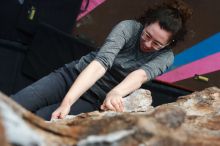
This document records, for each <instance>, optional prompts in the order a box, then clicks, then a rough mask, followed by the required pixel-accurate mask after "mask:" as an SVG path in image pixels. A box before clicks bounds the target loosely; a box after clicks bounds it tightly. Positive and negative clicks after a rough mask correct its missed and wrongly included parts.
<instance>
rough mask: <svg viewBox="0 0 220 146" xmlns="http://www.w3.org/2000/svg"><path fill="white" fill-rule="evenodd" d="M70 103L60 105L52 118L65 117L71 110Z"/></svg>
mask: <svg viewBox="0 0 220 146" xmlns="http://www.w3.org/2000/svg"><path fill="white" fill-rule="evenodd" d="M70 108H71V106H70V105H60V107H58V108H57V109H56V110H55V111H54V112H53V113H52V116H51V120H52V119H63V118H65V116H66V115H68V113H69V112H70Z"/></svg>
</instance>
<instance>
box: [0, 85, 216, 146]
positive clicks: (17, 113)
mask: <svg viewBox="0 0 220 146" xmlns="http://www.w3.org/2000/svg"><path fill="white" fill-rule="evenodd" d="M129 98H130V99H129ZM128 100H129V101H128ZM151 102H152V99H151V97H150V92H149V91H145V90H137V91H136V92H135V93H133V94H131V95H130V97H127V98H125V100H124V104H126V105H127V103H131V104H130V106H126V112H122V113H116V112H112V111H108V112H99V111H95V112H90V113H85V114H80V115H78V116H68V118H66V119H64V120H56V121H50V122H45V121H43V120H42V119H41V118H39V117H37V116H35V115H33V114H32V113H30V112H28V111H26V110H25V109H24V108H22V107H21V106H19V105H18V104H16V103H14V102H13V101H12V100H10V99H9V98H8V97H6V96H5V95H3V94H1V95H0V132H1V134H0V140H1V141H0V145H1V146H2V145H4V146H8V145H10V144H17V145H26V144H27V143H29V144H30V145H41V146H44V145H45V146H46V145H57V146H64V145H65V146H68V145H78V146H97V145H102V146H109V145H114V146H134V145H137V146H178V145H180V146H183V145H187V146H194V145H195V146H201V145H203V146H208V145H211V146H217V145H220V124H219V123H220V104H219V103H220V89H219V88H216V87H211V88H208V89H205V90H203V91H201V92H194V93H192V94H191V95H187V96H182V97H179V98H178V100H177V101H176V102H173V103H168V104H164V105H161V106H158V107H155V108H153V107H151V105H150V104H151ZM140 105H143V106H140ZM145 105H146V106H145ZM15 118H16V120H15ZM14 120H15V121H14ZM17 125H20V126H18V127H16V126H17ZM22 125H23V126H22ZM18 129H19V131H22V132H21V133H22V134H19V135H17V136H14V135H13V134H15V133H17V131H16V130H18ZM13 130H14V131H13ZM36 135H37V137H35V136H36ZM10 137H13V138H10ZM30 137H34V138H30ZM16 138H17V139H26V141H23V140H17V139H16Z"/></svg>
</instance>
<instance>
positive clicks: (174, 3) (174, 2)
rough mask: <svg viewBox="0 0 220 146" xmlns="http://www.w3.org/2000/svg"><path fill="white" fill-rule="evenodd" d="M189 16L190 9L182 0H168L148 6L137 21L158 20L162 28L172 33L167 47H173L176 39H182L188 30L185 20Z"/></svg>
mask: <svg viewBox="0 0 220 146" xmlns="http://www.w3.org/2000/svg"><path fill="white" fill-rule="evenodd" d="M191 16H192V9H191V8H190V7H189V5H187V4H186V3H185V2H184V1H182V0H169V1H164V2H163V3H162V4H160V5H155V6H153V7H152V8H149V9H148V10H147V11H146V12H145V13H144V15H143V16H141V17H140V18H138V19H137V21H139V22H140V23H141V24H143V25H150V24H152V23H155V22H159V25H160V27H161V28H162V29H165V30H166V31H169V32H171V33H172V34H173V35H172V38H171V40H170V42H171V43H170V45H169V47H174V46H175V45H176V43H177V42H178V41H180V40H184V36H185V35H186V33H187V31H188V30H187V28H186V22H187V20H188V19H189V18H191Z"/></svg>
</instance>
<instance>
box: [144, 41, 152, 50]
mask: <svg viewBox="0 0 220 146" xmlns="http://www.w3.org/2000/svg"><path fill="white" fill-rule="evenodd" d="M144 45H145V46H146V47H148V48H151V47H152V40H149V41H145V42H144Z"/></svg>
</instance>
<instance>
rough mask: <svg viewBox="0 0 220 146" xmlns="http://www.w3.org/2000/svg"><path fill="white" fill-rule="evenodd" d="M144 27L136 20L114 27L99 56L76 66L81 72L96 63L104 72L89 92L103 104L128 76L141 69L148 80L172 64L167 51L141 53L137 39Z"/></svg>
mask: <svg viewBox="0 0 220 146" xmlns="http://www.w3.org/2000/svg"><path fill="white" fill-rule="evenodd" d="M143 29H144V27H143V26H142V25H141V23H139V22H137V21H135V20H125V21H122V22H120V23H119V24H117V25H116V26H115V27H114V28H113V30H112V31H111V33H110V34H109V35H108V37H107V38H106V40H105V43H104V44H103V46H102V47H101V48H100V50H99V51H98V52H91V53H89V54H88V55H86V56H83V57H82V58H81V59H80V60H79V62H78V63H77V64H76V69H77V70H78V71H79V72H81V71H82V70H83V69H84V68H85V67H86V66H87V65H88V64H89V63H90V62H91V61H92V60H94V59H95V60H97V61H98V62H100V63H101V64H102V65H103V67H104V68H105V69H106V70H107V71H106V73H105V75H104V76H103V77H102V78H101V79H99V80H98V81H97V82H96V83H95V84H94V85H93V86H92V87H91V88H90V89H89V90H90V91H92V92H93V93H94V94H96V95H97V96H98V97H99V98H101V99H102V100H104V98H105V96H106V94H107V93H108V92H109V91H110V90H111V89H112V88H113V87H114V86H116V85H117V84H119V83H120V82H121V81H122V80H123V79H124V78H125V77H126V76H127V75H128V74H129V73H131V72H132V71H135V70H137V69H143V70H144V71H145V72H146V74H147V77H148V80H151V79H153V78H155V77H156V76H158V75H160V74H162V73H163V72H164V71H165V70H166V69H167V68H168V67H169V66H170V65H171V64H172V63H173V60H174V55H173V52H172V50H171V49H170V48H164V49H162V50H160V51H156V52H142V51H141V50H140V44H139V43H140V36H141V32H142V30H143Z"/></svg>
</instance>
